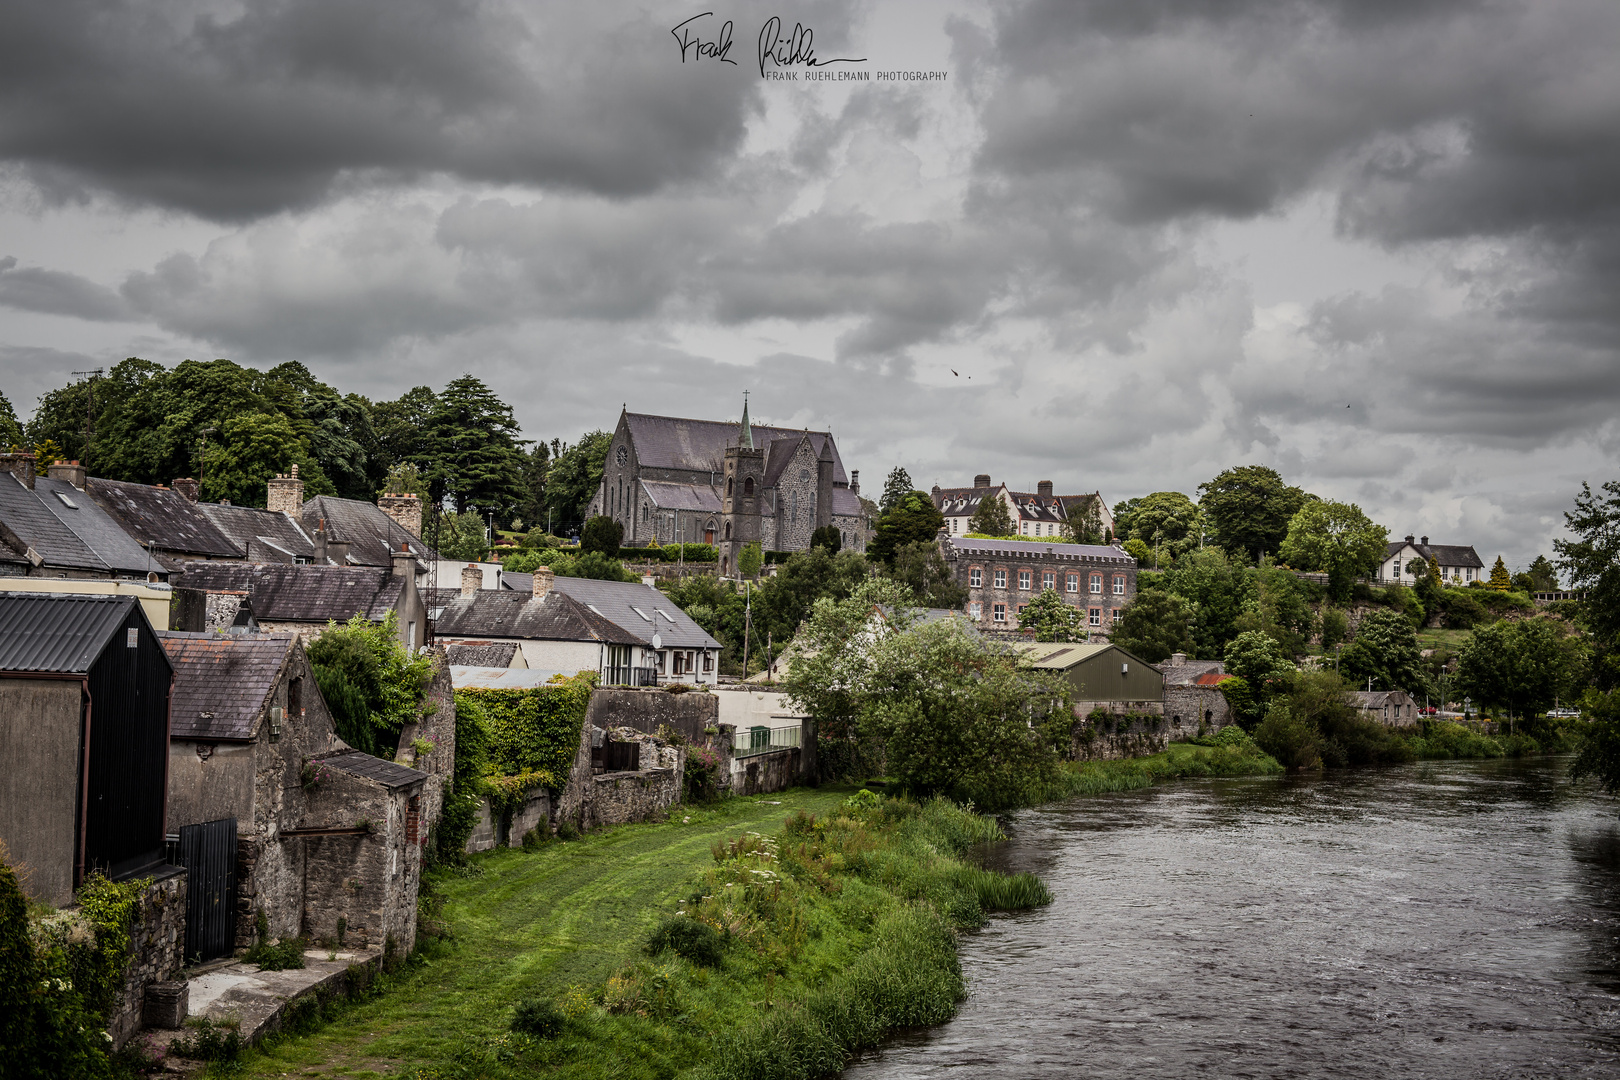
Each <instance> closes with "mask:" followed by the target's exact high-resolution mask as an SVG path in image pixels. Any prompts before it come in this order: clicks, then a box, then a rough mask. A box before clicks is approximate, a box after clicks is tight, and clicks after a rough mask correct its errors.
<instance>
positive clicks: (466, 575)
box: [461, 563, 484, 596]
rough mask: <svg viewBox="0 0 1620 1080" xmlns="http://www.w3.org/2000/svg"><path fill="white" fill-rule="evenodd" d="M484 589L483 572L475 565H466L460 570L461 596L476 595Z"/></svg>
mask: <svg viewBox="0 0 1620 1080" xmlns="http://www.w3.org/2000/svg"><path fill="white" fill-rule="evenodd" d="M483 587H484V572H483V571H482V570H480V569H479V568H478V567H477V566H476V565H475V564H473V563H468V564H467V565H466V566H463V567H462V568H461V595H462V596H473V595H476V594H477V592H478V590H479V589H482V588H483Z"/></svg>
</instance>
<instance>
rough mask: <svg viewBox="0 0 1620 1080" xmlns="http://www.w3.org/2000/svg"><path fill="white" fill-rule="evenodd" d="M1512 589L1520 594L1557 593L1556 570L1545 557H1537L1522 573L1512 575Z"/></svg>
mask: <svg viewBox="0 0 1620 1080" xmlns="http://www.w3.org/2000/svg"><path fill="white" fill-rule="evenodd" d="M1513 587H1514V588H1515V589H1518V590H1520V591H1521V592H1527V593H1538V592H1557V591H1558V570H1557V569H1556V568H1555V567H1554V566H1553V564H1552V562H1551V561H1550V560H1549V559H1548V558H1547V556H1545V555H1537V556H1536V561H1535V562H1533V563H1531V564H1530V567H1529V569H1527V570H1525V571H1524V572H1523V573H1520V574H1514V575H1513Z"/></svg>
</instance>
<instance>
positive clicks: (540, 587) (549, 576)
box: [534, 566, 557, 600]
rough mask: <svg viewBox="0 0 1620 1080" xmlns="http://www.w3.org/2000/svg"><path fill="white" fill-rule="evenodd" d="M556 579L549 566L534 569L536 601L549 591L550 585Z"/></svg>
mask: <svg viewBox="0 0 1620 1080" xmlns="http://www.w3.org/2000/svg"><path fill="white" fill-rule="evenodd" d="M556 577H557V575H556V574H555V573H554V572H553V571H552V569H551V567H549V566H537V567H535V568H534V598H535V599H536V600H538V599H540V598H541V597H542V596H544V595H546V593H548V592H550V591H551V583H552V582H553V581H554V580H556Z"/></svg>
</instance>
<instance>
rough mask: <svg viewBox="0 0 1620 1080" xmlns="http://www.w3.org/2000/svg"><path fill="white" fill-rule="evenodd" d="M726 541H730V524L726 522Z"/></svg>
mask: <svg viewBox="0 0 1620 1080" xmlns="http://www.w3.org/2000/svg"><path fill="white" fill-rule="evenodd" d="M726 539H727V540H730V539H731V522H729V521H728V522H726Z"/></svg>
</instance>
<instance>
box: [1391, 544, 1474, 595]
mask: <svg viewBox="0 0 1620 1080" xmlns="http://www.w3.org/2000/svg"><path fill="white" fill-rule="evenodd" d="M1431 557H1432V558H1433V559H1434V560H1435V562H1437V563H1439V564H1440V577H1441V580H1443V581H1444V582H1445V583H1446V584H1447V585H1467V584H1468V583H1469V582H1470V581H1482V580H1484V579H1485V578H1486V577H1487V576H1488V575H1487V574H1486V573H1485V564H1484V563H1483V562H1481V561H1480V558H1479V554H1478V553H1477V552H1475V551H1474V549H1473V547H1471V546H1461V545H1457V544H1431V543H1429V538H1428V537H1427V536H1425V537H1422V538H1414V537H1412V536H1408V537H1407V538H1406V539H1405V540H1401V541H1391V542H1390V544H1389V548H1388V550H1387V551H1385V552H1384V561H1383V562H1382V563H1381V564H1380V565H1379V567H1378V580H1379V581H1380V582H1385V583H1391V582H1395V583H1404V584H1407V585H1410V584H1412V583H1413V582H1414V581H1415V580H1417V575H1416V573H1414V570H1413V564H1414V563H1418V564H1421V563H1425V562H1427V561H1428V560H1429V559H1430V558H1431Z"/></svg>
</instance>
